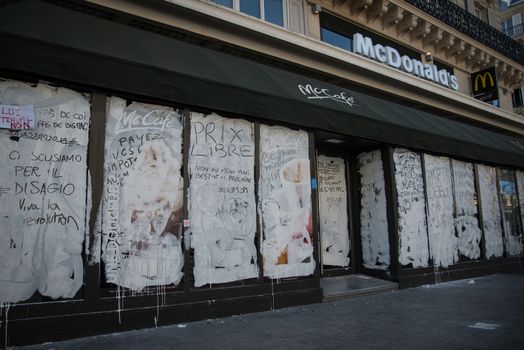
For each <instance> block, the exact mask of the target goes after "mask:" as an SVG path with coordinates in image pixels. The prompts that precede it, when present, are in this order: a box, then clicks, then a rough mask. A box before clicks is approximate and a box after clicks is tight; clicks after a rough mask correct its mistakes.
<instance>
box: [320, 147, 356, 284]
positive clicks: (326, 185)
mask: <svg viewBox="0 0 524 350" xmlns="http://www.w3.org/2000/svg"><path fill="white" fill-rule="evenodd" d="M317 176H318V192H319V196H318V201H319V222H320V242H319V243H320V247H319V251H320V261H321V271H322V275H323V276H335V275H342V274H347V273H350V272H351V266H352V261H351V232H350V215H349V213H350V210H349V208H350V206H349V205H348V202H349V201H348V198H349V196H348V194H349V191H348V183H349V181H348V169H347V161H346V158H345V157H344V155H343V154H342V153H328V152H322V151H320V152H319V153H318V155H317Z"/></svg>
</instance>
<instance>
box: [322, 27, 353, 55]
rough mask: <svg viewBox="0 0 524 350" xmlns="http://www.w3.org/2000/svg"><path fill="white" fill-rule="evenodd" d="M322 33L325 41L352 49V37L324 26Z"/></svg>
mask: <svg viewBox="0 0 524 350" xmlns="http://www.w3.org/2000/svg"><path fill="white" fill-rule="evenodd" d="M321 35H322V41H323V42H325V43H328V44H331V45H334V46H336V47H340V48H341V49H344V50H348V51H351V39H350V38H348V37H347V36H344V35H342V34H338V33H335V32H333V31H331V30H329V29H326V28H322V31H321Z"/></svg>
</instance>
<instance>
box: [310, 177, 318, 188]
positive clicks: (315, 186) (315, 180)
mask: <svg viewBox="0 0 524 350" xmlns="http://www.w3.org/2000/svg"><path fill="white" fill-rule="evenodd" d="M311 189H313V190H316V189H317V179H311Z"/></svg>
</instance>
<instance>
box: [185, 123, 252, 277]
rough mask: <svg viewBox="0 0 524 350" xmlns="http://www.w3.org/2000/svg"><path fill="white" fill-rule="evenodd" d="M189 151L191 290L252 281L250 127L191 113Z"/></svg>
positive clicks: (250, 125) (245, 124) (246, 124)
mask: <svg viewBox="0 0 524 350" xmlns="http://www.w3.org/2000/svg"><path fill="white" fill-rule="evenodd" d="M189 152H190V153H189V173H190V179H191V181H190V183H191V186H190V187H189V193H188V195H189V218H190V222H191V247H192V248H193V249H194V252H195V267H194V277H195V286H196V287H200V286H202V285H205V284H212V283H224V282H232V281H238V280H242V279H248V278H256V277H258V268H257V251H256V247H255V231H256V204H255V180H254V179H255V178H254V167H255V161H254V159H255V158H254V152H255V144H254V126H253V123H250V122H247V121H245V120H241V119H226V118H222V117H221V116H219V115H217V114H211V115H203V114H200V113H192V114H191V145H190V148H189Z"/></svg>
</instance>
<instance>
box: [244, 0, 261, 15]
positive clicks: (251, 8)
mask: <svg viewBox="0 0 524 350" xmlns="http://www.w3.org/2000/svg"><path fill="white" fill-rule="evenodd" d="M240 12H244V13H245V14H248V15H250V16H254V17H258V18H260V0H241V1H240Z"/></svg>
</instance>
